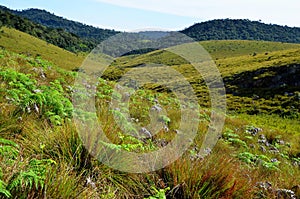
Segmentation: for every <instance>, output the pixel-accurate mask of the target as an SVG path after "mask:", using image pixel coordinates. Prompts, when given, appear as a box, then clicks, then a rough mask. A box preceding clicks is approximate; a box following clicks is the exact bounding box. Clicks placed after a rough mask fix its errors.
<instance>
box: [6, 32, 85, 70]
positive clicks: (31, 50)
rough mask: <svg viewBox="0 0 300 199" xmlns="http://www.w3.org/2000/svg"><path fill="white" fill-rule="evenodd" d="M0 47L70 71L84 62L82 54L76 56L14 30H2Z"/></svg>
mask: <svg viewBox="0 0 300 199" xmlns="http://www.w3.org/2000/svg"><path fill="white" fill-rule="evenodd" d="M0 46H1V48H2V49H6V50H8V51H10V52H14V53H18V54H24V55H26V56H31V57H41V58H42V59H46V60H48V61H51V62H52V63H54V64H55V65H57V66H59V67H61V68H64V69H68V70H72V69H74V68H77V67H80V65H81V63H82V61H83V60H84V55H82V54H74V53H72V52H69V51H67V50H64V49H62V48H59V47H58V46H54V45H53V44H49V43H47V42H46V41H43V40H41V39H38V38H36V37H33V36H31V35H29V34H27V33H24V32H21V31H18V30H16V29H13V28H6V27H2V28H1V32H0Z"/></svg>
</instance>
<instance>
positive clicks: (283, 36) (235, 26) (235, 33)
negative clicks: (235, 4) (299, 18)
mask: <svg viewBox="0 0 300 199" xmlns="http://www.w3.org/2000/svg"><path fill="white" fill-rule="evenodd" d="M181 32H182V33H184V34H186V35H188V36H190V37H192V38H194V39H195V40H197V41H206V40H228V39H231V40H264V41H277V42H289V43H300V28H298V27H294V28H292V27H288V26H279V25H276V24H264V23H262V22H258V21H250V20H244V19H218V20H211V21H207V22H202V23H196V24H194V25H193V26H191V27H188V28H186V29H184V30H182V31H181Z"/></svg>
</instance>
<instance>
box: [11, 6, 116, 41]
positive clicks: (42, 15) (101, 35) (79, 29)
mask: <svg viewBox="0 0 300 199" xmlns="http://www.w3.org/2000/svg"><path fill="white" fill-rule="evenodd" d="M12 12H13V13H14V14H16V15H19V16H22V17H25V18H27V19H29V20H31V21H34V22H35V23H38V24H41V25H44V26H47V27H51V28H61V29H64V30H66V31H67V32H70V33H73V34H75V35H78V36H79V37H81V38H86V39H92V40H93V41H95V42H96V43H100V42H101V41H103V40H105V39H107V38H108V37H110V36H113V35H115V34H118V33H120V32H119V31H115V30H108V29H101V28H96V27H93V26H89V25H84V24H82V23H80V22H75V21H71V20H68V19H65V18H63V17H59V16H56V15H54V14H51V13H50V12H47V11H46V10H39V9H27V10H22V11H12Z"/></svg>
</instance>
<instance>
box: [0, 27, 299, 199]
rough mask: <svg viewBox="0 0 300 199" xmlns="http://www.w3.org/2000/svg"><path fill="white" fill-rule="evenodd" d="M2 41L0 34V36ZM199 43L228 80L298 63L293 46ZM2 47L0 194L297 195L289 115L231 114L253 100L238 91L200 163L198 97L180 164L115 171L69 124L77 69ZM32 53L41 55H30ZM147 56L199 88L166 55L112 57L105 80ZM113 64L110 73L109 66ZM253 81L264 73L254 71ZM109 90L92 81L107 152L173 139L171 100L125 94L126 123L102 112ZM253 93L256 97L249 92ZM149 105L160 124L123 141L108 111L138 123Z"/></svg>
mask: <svg viewBox="0 0 300 199" xmlns="http://www.w3.org/2000/svg"><path fill="white" fill-rule="evenodd" d="M6 31H9V30H6V29H4V33H2V34H5V33H6ZM5 38H7V37H4V36H1V39H5ZM15 38H16V40H18V42H20V43H22V44H23V45H24V46H27V50H28V49H30V46H29V42H24V41H22V40H23V39H22V38H23V36H22V37H21V38H19V37H15ZM0 41H1V45H2V41H3V43H6V42H8V41H7V39H6V40H0ZM27 41H28V40H27ZM11 42H13V41H11ZM23 42H24V43H23ZM37 42H38V40H37ZM227 42H228V43H230V45H233V46H236V48H237V49H239V48H241V49H244V48H247V50H241V51H238V50H233V51H232V55H230V52H227V47H226V46H227V44H226V43H227ZM203 43H205V44H204V46H205V45H206V47H205V48H207V49H208V51H210V50H209V49H214V47H213V46H214V45H216V46H218V45H219V47H218V48H216V50H211V51H214V52H211V54H212V56H213V57H214V58H215V59H217V58H218V60H216V62H217V66H218V67H219V68H220V71H221V73H222V75H223V77H224V79H225V78H226V77H228V78H230V77H232V78H233V79H234V78H235V77H238V76H239V75H240V74H241V73H243V72H249V71H250V72H253V71H254V72H255V71H257V70H259V69H262V68H272V67H275V68H277V67H279V68H280V66H281V67H285V66H290V65H297V64H299V63H300V61H299V59H300V58H299V45H292V44H280V43H269V42H253V43H251V42H248V41H212V43H211V46H209V45H210V44H209V42H203ZM37 45H38V44H37ZM41 45H42V44H41ZM46 45H47V44H46ZM251 45H253V46H251ZM268 45H269V47H267V46H268ZM239 46H240V47H239ZM249 46H251V47H249ZM263 46H264V47H263ZM4 47H5V48H6V49H7V50H3V49H2V50H1V51H0V63H1V67H0V81H1V84H0V92H1V95H0V103H1V109H0V154H1V155H0V160H1V161H0V198H166V197H167V198H288V197H290V198H292V197H293V196H294V195H295V197H300V193H299V191H300V190H299V185H300V179H299V178H297V176H300V156H299V155H300V137H299V128H300V127H299V126H300V124H299V118H297V114H296V115H295V116H294V117H288V116H289V115H287V116H286V117H285V118H283V117H282V116H280V114H273V115H268V114H259V113H255V114H254V115H249V114H246V113H239V111H238V110H239V109H241V108H242V107H243V106H241V107H240V105H241V104H242V103H244V101H246V100H247V99H249V101H250V102H249V103H252V102H253V97H252V96H251V97H244V96H243V95H242V94H243V92H242V94H239V95H236V94H235V95H232V96H229V100H232V101H234V102H236V104H235V105H234V107H235V108H236V110H237V111H234V112H230V113H229V114H228V115H227V117H226V123H225V127H224V130H223V132H222V135H221V137H220V139H219V141H218V143H217V145H216V147H215V148H214V149H213V150H212V152H211V153H210V155H209V156H207V157H205V158H203V157H201V156H200V155H199V148H200V146H201V143H202V141H203V136H204V135H205V132H206V131H207V128H208V126H209V122H210V120H211V118H210V110H209V106H208V105H209V96H208V95H207V96H205V97H202V98H200V99H205V100H207V106H203V105H202V106H201V107H200V110H199V111H200V114H199V121H200V123H199V128H198V135H197V136H196V138H195V140H194V141H193V144H192V146H191V147H190V148H189V149H188V150H187V151H186V152H185V153H184V155H183V156H182V157H181V158H180V159H178V160H177V161H175V162H174V163H172V164H171V165H169V166H168V167H166V168H164V169H161V170H159V171H156V172H151V173H144V174H128V173H123V172H120V171H116V170H113V169H111V168H109V167H107V166H105V165H104V164H102V163H101V162H99V161H98V160H97V159H95V158H94V157H92V156H91V155H90V154H89V153H88V149H86V148H85V147H84V146H83V143H82V141H81V139H80V136H79V135H78V132H77V129H76V127H75V125H74V123H73V122H72V120H71V119H72V114H81V115H82V117H83V118H86V119H87V120H88V119H89V114H88V113H82V112H81V113H72V111H71V110H72V105H71V95H72V94H74V93H75V95H78V96H79V97H82V98H85V97H86V95H84V93H82V92H81V89H86V88H90V86H91V85H89V84H88V82H86V83H85V84H84V85H82V86H83V87H82V88H73V87H72V82H73V80H74V78H76V76H77V75H78V73H79V72H72V71H70V69H74V68H76V67H78V65H76V66H74V67H73V65H72V64H71V62H72V61H71V62H66V63H64V61H66V60H68V59H62V60H60V61H61V62H55V60H54V61H53V60H50V58H49V60H48V59H47V57H46V56H49V55H47V51H46V49H45V51H43V54H42V53H41V52H39V51H38V49H42V47H41V46H37V48H36V50H37V51H36V52H35V51H33V52H31V53H30V54H31V56H30V55H29V54H22V53H24V52H23V50H21V51H17V50H18V49H21V47H20V48H17V45H16V43H11V46H10V45H7V46H4ZM32 48H33V47H32ZM218 49H220V51H218ZM272 49H273V50H272ZM24 50H25V49H24ZM229 51H230V49H229ZM56 52H58V55H60V53H62V54H61V56H66V57H67V56H69V54H63V53H65V51H61V50H57V51H56ZM19 53H21V54H19ZM36 53H38V54H40V55H41V56H36ZM70 56H71V57H72V56H74V57H76V56H75V55H73V54H70ZM58 57H59V56H58ZM269 57H271V58H269ZM268 59H271V60H268ZM149 60H150V61H151V62H152V61H156V62H157V63H164V64H166V65H172V66H173V67H174V68H175V69H177V70H178V71H180V72H182V73H183V75H184V76H185V77H186V78H187V79H188V80H189V81H190V82H191V84H192V85H193V86H194V89H195V90H197V89H198V90H199V93H204V92H206V91H205V86H204V85H203V82H201V79H200V76H199V75H197V76H195V75H194V73H193V70H192V68H191V66H189V64H188V63H185V61H184V60H182V59H180V58H178V57H176V56H174V55H173V54H170V53H168V52H159V51H156V52H151V53H149V54H145V55H140V56H138V55H134V56H130V57H121V58H119V59H118V60H116V61H115V62H114V63H113V66H112V67H111V69H112V70H110V71H108V72H107V74H106V77H107V79H112V80H114V79H117V77H118V76H120V75H121V74H123V73H124V71H126V70H129V69H130V68H131V67H137V66H138V65H140V64H143V63H147V61H148V62H149ZM50 61H51V62H50ZM76 63H77V62H76ZM69 64H70V65H69ZM219 64H220V65H219ZM116 66H118V67H117V68H118V71H117V72H118V73H116V71H114V70H113V69H114V68H115V67H116ZM265 72H272V71H269V70H267V71H265ZM263 74H264V73H263ZM297 74H298V73H295V74H293V75H297ZM234 75H237V76H234ZM269 75H272V76H277V74H276V73H270V74H268V75H266V74H265V76H269ZM257 76H258V78H263V77H265V76H264V75H262V74H259V73H257V75H256V76H255V77H257ZM242 77H243V76H242ZM228 81H229V80H228ZM231 81H233V80H231ZM231 81H229V83H231V84H232V85H234V83H235V82H231ZM249 81H250V80H249ZM225 83H226V81H225ZM238 83H239V82H238ZM115 84H116V82H114V81H108V80H104V79H99V86H98V87H97V93H96V98H97V100H96V102H97V111H98V112H97V113H98V117H99V120H100V121H101V122H102V124H103V125H102V126H103V130H104V132H105V133H106V135H107V136H108V137H109V138H110V139H111V140H112V143H107V146H109V147H111V148H114V149H116V150H125V151H130V152H137V153H143V152H148V151H152V150H157V149H160V148H162V147H163V146H165V144H168V143H169V142H170V140H171V139H172V138H173V137H174V136H175V135H176V130H177V128H178V121H179V120H180V117H181V116H180V114H179V113H180V111H178V109H179V106H178V102H177V101H176V99H174V96H172V95H171V94H168V93H165V92H156V91H155V89H152V88H151V87H150V86H149V88H151V89H149V88H147V87H145V88H144V89H139V90H137V91H136V93H135V94H134V95H132V96H131V97H130V103H131V105H130V107H129V108H126V107H122V109H125V112H129V113H130V116H131V117H132V118H126V116H125V115H124V114H122V112H118V110H114V111H115V112H113V111H108V110H109V104H108V103H107V101H108V102H109V101H110V100H112V99H118V98H122V97H124V96H122V93H118V92H117V93H114V92H113V88H114V87H115ZM154 86H156V85H154ZM298 88H299V87H298ZM286 89H287V88H286ZM162 91H163V89H162ZM293 92H294V91H293ZM295 92H296V91H295ZM295 92H294V95H293V96H285V95H284V93H283V94H282V93H278V95H282V96H283V97H286V98H288V97H294V98H291V99H294V100H296V102H297V100H298V101H299V99H297V98H296V97H297V96H296V94H295ZM253 94H256V93H255V90H254V91H253ZM201 95H202V94H201ZM201 95H199V97H201ZM233 97H235V98H234V99H232V98H233ZM260 97H262V96H260ZM288 99H289V98H288ZM291 99H290V100H291ZM270 100H272V99H270ZM266 101H267V100H265V101H261V102H260V103H257V104H256V105H257V107H260V106H263V105H265V102H266ZM229 102H230V101H229ZM157 103H158V104H159V105H160V106H161V108H163V109H164V110H166V112H165V113H164V115H162V117H160V118H159V119H160V121H161V122H162V124H163V125H165V126H166V127H167V128H164V129H161V130H160V131H159V133H158V134H157V135H155V136H154V137H153V138H152V139H142V140H141V139H137V138H135V137H133V136H129V135H128V134H126V133H124V132H122V130H121V129H120V127H118V125H117V123H116V121H115V119H114V117H115V115H114V114H117V115H118V116H120V117H124V118H125V119H126V120H124V121H128V119H131V121H132V119H133V118H134V122H137V123H139V124H141V125H146V124H147V123H149V119H150V118H149V117H148V115H147V114H148V112H149V110H150V109H151V108H152V107H153V106H154V105H155V104H157ZM278 103H279V105H278V107H279V106H282V102H280V101H279V102H278ZM200 104H201V100H200ZM202 104H203V102H202ZM229 106H230V104H229ZM274 106H275V105H274ZM229 108H230V107H229ZM297 111H298V112H299V110H296V112H297ZM161 118H162V119H161ZM125 123H126V122H125ZM126 124H127V123H126ZM128 127H130V125H129V123H128ZM131 130H132V129H131ZM125 166H126V165H125ZM290 190H292V191H293V192H291V191H290Z"/></svg>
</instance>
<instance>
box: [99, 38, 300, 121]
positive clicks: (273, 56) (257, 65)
mask: <svg viewBox="0 0 300 199" xmlns="http://www.w3.org/2000/svg"><path fill="white" fill-rule="evenodd" d="M200 44H202V45H203V47H204V48H205V49H207V51H208V52H209V53H210V54H211V56H212V57H213V58H214V59H215V63H216V66H217V67H218V69H219V71H220V73H221V75H222V77H223V80H224V83H225V87H226V92H227V94H228V95H227V97H228V98H227V100H228V101H227V103H228V110H230V111H234V112H246V113H250V114H256V113H276V114H279V115H282V116H291V117H298V116H299V112H300V103H299V100H298V98H299V84H300V82H299V79H300V64H299V63H300V56H299V55H300V45H299V44H287V43H286V44H284V43H276V42H263V41H205V42H200ZM149 63H156V64H164V65H168V66H173V68H174V69H176V70H177V71H179V72H180V73H181V74H184V76H185V77H186V79H187V80H188V81H189V82H190V83H191V84H192V86H193V88H194V90H195V91H196V93H197V95H198V97H199V99H200V100H199V103H200V104H201V105H203V106H209V105H210V98H209V94H208V91H207V88H206V86H205V84H204V82H203V79H202V77H201V74H199V73H198V72H196V71H195V70H194V68H193V67H192V66H191V65H189V64H188V63H187V62H186V61H185V60H184V59H183V58H181V57H178V56H177V55H174V54H172V53H170V52H168V51H161V50H160V51H154V52H150V53H148V54H143V55H139V56H137V55H136V56H128V57H121V58H119V59H118V60H116V61H115V62H114V63H113V66H112V67H111V68H109V69H108V70H107V72H106V73H105V74H104V77H105V78H108V79H111V80H117V79H119V78H120V77H121V76H122V75H123V74H125V73H126V72H127V71H130V70H131V69H133V68H135V67H139V66H143V65H145V64H149ZM161 74H164V72H163V69H162V71H161ZM165 75H167V74H165ZM151 89H158V90H161V87H160V86H154V87H151ZM287 95H288V96H287ZM256 98H257V99H256Z"/></svg>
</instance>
